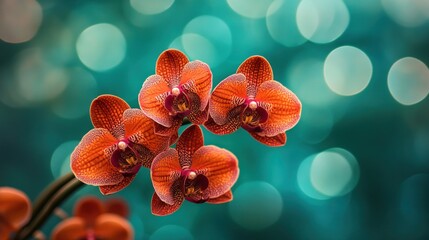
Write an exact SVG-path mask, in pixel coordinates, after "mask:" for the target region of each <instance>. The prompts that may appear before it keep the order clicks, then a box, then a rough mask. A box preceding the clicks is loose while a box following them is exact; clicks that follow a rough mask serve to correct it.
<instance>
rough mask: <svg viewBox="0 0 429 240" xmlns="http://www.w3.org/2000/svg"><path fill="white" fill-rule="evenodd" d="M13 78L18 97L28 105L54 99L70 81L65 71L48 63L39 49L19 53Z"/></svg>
mask: <svg viewBox="0 0 429 240" xmlns="http://www.w3.org/2000/svg"><path fill="white" fill-rule="evenodd" d="M14 78H15V81H16V82H15V83H16V84H17V89H16V90H18V95H19V96H20V98H22V99H23V100H24V101H26V102H27V103H28V104H30V105H31V104H33V103H41V102H45V101H48V100H52V99H55V98H56V97H58V96H59V95H60V94H61V93H63V92H64V90H65V89H66V87H67V85H68V84H69V81H70V78H69V76H68V74H67V72H66V70H65V69H63V68H59V67H56V66H53V65H52V64H51V63H49V62H48V61H47V60H46V59H45V57H44V54H43V51H42V49H40V48H29V49H26V50H24V51H22V52H20V53H19V55H18V58H17V61H16V64H15V67H14Z"/></svg>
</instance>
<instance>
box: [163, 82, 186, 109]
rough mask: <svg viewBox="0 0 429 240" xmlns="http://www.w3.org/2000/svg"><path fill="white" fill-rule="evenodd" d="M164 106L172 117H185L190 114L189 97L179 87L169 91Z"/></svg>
mask: <svg viewBox="0 0 429 240" xmlns="http://www.w3.org/2000/svg"><path fill="white" fill-rule="evenodd" d="M164 106H165V108H166V109H167V110H168V111H169V112H170V115H172V116H176V115H179V116H180V117H186V116H187V115H189V113H190V112H191V111H190V101H189V97H188V95H187V94H186V93H185V92H184V91H183V89H182V88H181V86H178V87H174V88H173V89H171V92H170V93H168V96H167V97H166V98H165V102H164Z"/></svg>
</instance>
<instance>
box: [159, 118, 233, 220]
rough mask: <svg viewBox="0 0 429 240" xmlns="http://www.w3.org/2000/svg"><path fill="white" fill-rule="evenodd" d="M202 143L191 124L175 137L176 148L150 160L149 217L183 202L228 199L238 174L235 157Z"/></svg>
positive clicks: (199, 133) (220, 201)
mask: <svg viewBox="0 0 429 240" xmlns="http://www.w3.org/2000/svg"><path fill="white" fill-rule="evenodd" d="M203 144H204V140H203V134H202V131H201V128H200V127H199V126H197V125H193V126H191V127H189V128H187V129H186V130H185V131H184V132H183V133H182V135H181V136H180V137H179V140H178V142H177V146H176V149H173V148H170V149H169V150H166V151H164V152H162V153H161V154H159V155H158V156H157V157H156V158H155V159H154V161H153V163H152V167H151V178H152V183H153V187H154V188H155V193H154V194H153V197H152V213H153V214H155V215H160V216H163V215H168V214H171V213H173V212H175V211H177V210H178V209H179V207H180V206H181V204H182V202H183V200H184V199H186V200H188V201H191V202H194V203H203V202H208V203H225V202H229V201H231V200H232V193H231V187H232V186H233V185H234V183H235V182H236V180H237V178H238V174H239V169H238V161H237V158H236V157H235V156H234V154H232V153H231V152H229V151H227V150H225V149H221V148H218V147H216V146H203Z"/></svg>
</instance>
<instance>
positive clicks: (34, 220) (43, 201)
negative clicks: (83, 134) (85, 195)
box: [14, 118, 191, 240]
mask: <svg viewBox="0 0 429 240" xmlns="http://www.w3.org/2000/svg"><path fill="white" fill-rule="evenodd" d="M190 123H191V122H190V121H189V120H188V119H187V118H185V119H183V123H182V126H184V125H188V124H190ZM83 185H84V184H83V183H82V182H81V181H79V180H77V179H76V178H75V176H74V175H73V173H72V172H70V173H68V174H66V175H64V176H62V177H61V178H59V179H57V180H56V181H55V182H53V183H52V184H51V185H49V186H48V187H47V188H46V189H45V190H44V191H43V192H42V193H40V195H39V197H38V198H37V199H36V200H35V201H34V204H33V212H32V215H31V218H30V220H29V221H28V223H27V224H26V225H25V226H23V227H22V228H21V229H19V231H18V232H17V233H16V235H15V237H14V240H24V239H28V238H29V237H30V236H32V235H33V234H34V232H35V231H36V230H37V229H39V228H40V227H41V226H42V225H43V223H45V221H46V220H47V219H48V217H49V216H50V215H51V214H52V212H53V211H54V210H55V208H57V207H58V206H59V205H60V204H61V203H62V202H63V201H64V200H66V199H67V198H68V197H69V196H70V195H71V194H73V193H74V192H75V191H76V190H77V189H79V188H80V187H81V186H83Z"/></svg>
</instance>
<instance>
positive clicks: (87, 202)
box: [74, 197, 104, 226]
mask: <svg viewBox="0 0 429 240" xmlns="http://www.w3.org/2000/svg"><path fill="white" fill-rule="evenodd" d="M103 213H104V206H103V203H102V202H101V201H100V200H99V199H98V198H96V197H85V198H81V199H80V200H79V201H78V202H77V203H76V204H75V208H74V215H75V216H76V217H80V218H82V219H84V221H85V222H86V224H88V225H90V226H94V223H95V220H96V219H97V217H98V216H100V215H101V214H103Z"/></svg>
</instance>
